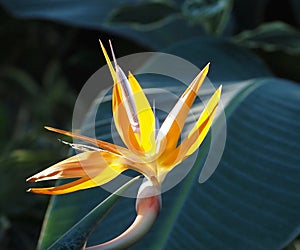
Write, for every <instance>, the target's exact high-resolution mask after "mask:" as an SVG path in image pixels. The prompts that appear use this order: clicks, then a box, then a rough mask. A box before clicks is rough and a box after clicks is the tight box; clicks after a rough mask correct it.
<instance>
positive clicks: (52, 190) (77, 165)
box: [27, 42, 222, 194]
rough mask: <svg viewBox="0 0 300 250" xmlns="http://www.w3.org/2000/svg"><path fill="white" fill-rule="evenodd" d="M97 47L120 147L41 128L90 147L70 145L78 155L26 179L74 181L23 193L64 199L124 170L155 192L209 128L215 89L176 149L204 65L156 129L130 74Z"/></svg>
mask: <svg viewBox="0 0 300 250" xmlns="http://www.w3.org/2000/svg"><path fill="white" fill-rule="evenodd" d="M100 44H101V48H102V51H103V53H104V56H105V59H106V62H107V64H108V67H109V70H110V73H111V75H112V78H113V81H114V86H113V94H112V110H113V118H114V122H115V125H116V128H117V131H118V133H119V135H120V137H121V138H122V140H123V142H124V144H125V145H126V148H125V147H121V146H118V145H115V144H112V143H109V142H105V141H102V140H97V139H94V138H89V137H86V136H83V135H80V134H76V133H72V132H67V131H64V130H60V129H56V128H51V127H45V128H46V129H48V130H50V131H53V132H57V133H60V134H64V135H67V136H71V137H73V138H75V139H80V140H82V141H85V142H88V143H89V144H92V145H93V146H86V145H82V144H70V145H71V146H72V147H74V148H76V149H79V150H81V151H82V152H81V153H79V154H77V155H75V156H72V157H70V158H67V159H65V160H63V161H61V162H59V163H57V164H55V165H53V166H51V167H49V168H47V169H45V170H43V171H41V172H40V173H38V174H35V175H33V176H32V177H30V178H28V179H27V181H31V182H37V181H44V180H53V179H62V178H64V179H67V178H77V179H76V180H75V181H71V182H69V183H67V184H63V185H60V186H55V187H45V188H31V189H29V191H31V192H34V193H40V194H65V193H70V192H74V191H78V190H82V189H87V188H92V187H96V186H99V185H103V184H105V183H107V182H109V181H111V180H112V179H114V178H115V177H117V176H118V175H119V174H121V173H122V172H123V171H125V170H127V169H132V170H135V171H137V172H139V173H141V174H143V175H144V176H145V177H146V178H147V179H148V180H150V181H151V182H152V183H153V185H155V186H157V187H159V186H160V185H161V183H162V182H163V180H164V178H165V176H166V175H167V174H168V172H170V171H171V170H172V169H173V168H174V167H175V166H177V165H178V164H179V163H181V162H182V161H183V160H184V159H186V158H187V157H188V156H190V155H191V154H193V153H194V152H195V151H196V150H197V149H198V147H199V146H200V144H201V143H202V141H203V140H204V138H205V136H206V135H207V133H208V131H209V129H210V127H211V124H212V121H213V118H214V116H215V113H216V109H217V107H218V103H219V100H220V95H221V88H222V87H221V86H220V87H219V88H218V89H217V90H216V91H215V93H214V94H213V96H212V97H211V98H210V100H209V102H208V103H207V105H206V107H205V109H204V111H203V112H202V114H201V115H200V117H199V119H198V121H197V122H196V123H195V125H194V127H193V128H192V129H191V131H190V132H189V134H188V135H187V137H186V138H183V139H182V140H181V143H180V145H177V144H178V140H179V137H180V135H181V132H182V128H183V126H184V124H185V121H186V118H187V116H188V112H189V110H190V108H191V106H192V104H193V102H194V100H195V98H196V96H197V93H198V91H199V89H200V87H201V85H202V83H203V81H204V79H205V77H206V75H207V73H208V70H209V64H207V65H206V66H205V67H204V69H203V70H202V71H201V72H200V73H199V74H198V75H197V76H196V78H195V79H194V80H193V81H192V82H191V83H190V85H189V86H188V88H187V89H186V90H185V92H184V93H183V94H182V95H181V97H180V98H179V100H178V102H177V103H176V104H175V106H174V108H173V109H172V110H171V111H170V113H169V114H168V116H167V117H166V119H165V121H164V122H163V123H162V125H161V126H160V127H159V128H158V127H157V123H156V117H155V114H154V111H153V109H152V107H151V106H150V104H149V102H148V99H147V97H146V96H145V94H144V92H143V90H142V88H141V86H140V84H139V82H138V81H137V80H136V78H135V77H134V75H132V74H131V73H130V72H129V74H128V77H126V75H125V73H124V72H123V71H122V69H121V68H120V67H119V65H118V64H117V62H116V59H115V57H114V54H113V51H112V54H113V59H114V60H113V61H114V65H113V64H112V63H111V61H110V59H109V56H108V54H107V52H106V50H105V48H104V46H103V44H102V43H101V42H100Z"/></svg>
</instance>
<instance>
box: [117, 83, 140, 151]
mask: <svg viewBox="0 0 300 250" xmlns="http://www.w3.org/2000/svg"><path fill="white" fill-rule="evenodd" d="M112 106H113V117H114V121H115V125H116V128H117V130H118V133H119V135H120V137H121V138H122V140H123V142H124V143H125V145H126V146H127V147H128V149H129V150H130V151H132V152H134V153H135V154H140V153H142V152H143V149H142V148H141V146H140V144H139V142H138V140H137V137H138V135H137V134H135V133H134V132H133V129H132V126H131V123H130V121H129V118H128V115H127V111H126V108H125V105H124V101H123V98H122V93H121V89H120V86H119V84H117V83H115V85H114V88H113V96H112Z"/></svg>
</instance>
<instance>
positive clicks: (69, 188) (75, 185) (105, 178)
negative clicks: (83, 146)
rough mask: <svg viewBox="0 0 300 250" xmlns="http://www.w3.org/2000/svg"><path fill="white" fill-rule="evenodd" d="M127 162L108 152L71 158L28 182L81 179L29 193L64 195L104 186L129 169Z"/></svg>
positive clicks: (33, 190)
mask: <svg viewBox="0 0 300 250" xmlns="http://www.w3.org/2000/svg"><path fill="white" fill-rule="evenodd" d="M124 163H126V160H125V159H124V158H120V157H118V156H116V155H113V154H110V153H107V152H98V151H89V152H84V153H81V154H79V155H76V156H73V157H70V158H68V159H66V160H64V161H62V162H59V163H57V164H55V165H53V166H52V167H49V168H47V169H45V170H44V171H42V172H40V173H38V174H36V175H34V176H32V177H30V178H28V179H27V181H42V180H50V179H60V178H75V177H81V178H80V179H79V180H75V181H72V182H70V183H67V184H64V185H61V186H57V187H49V188H32V189H30V190H29V191H31V192H35V193H43V194H63V193H70V192H74V191H78V190H81V189H87V188H91V187H96V186H100V185H103V184H105V183H107V182H109V181H111V180H112V179H114V178H115V177H117V176H118V175H119V174H120V173H122V172H123V171H124V170H126V169H127V166H126V165H125V164H124Z"/></svg>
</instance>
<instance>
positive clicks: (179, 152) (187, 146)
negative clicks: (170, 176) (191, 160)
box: [161, 86, 222, 170]
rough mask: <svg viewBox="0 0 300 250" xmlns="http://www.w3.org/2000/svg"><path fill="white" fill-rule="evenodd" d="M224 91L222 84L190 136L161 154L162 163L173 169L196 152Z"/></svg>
mask: <svg viewBox="0 0 300 250" xmlns="http://www.w3.org/2000/svg"><path fill="white" fill-rule="evenodd" d="M221 91H222V86H220V87H219V88H218V89H217V90H216V91H215V93H214V94H213V96H212V97H211V98H210V100H209V102H208V104H207V105H206V107H205V109H204V110H203V112H202V114H201V116H200V118H199V119H198V121H197V123H196V124H195V126H194V127H193V129H192V130H191V131H190V133H189V134H188V136H187V137H186V138H185V139H184V140H183V141H182V143H181V144H180V145H179V146H178V147H177V148H176V150H174V151H173V152H170V154H168V155H167V156H161V164H162V165H163V166H166V167H168V168H169V170H171V169H172V168H173V167H174V166H176V165H177V164H179V163H180V162H181V161H183V160H184V159H185V158H186V157H188V156H189V155H191V154H192V153H194V152H195V151H196V150H197V149H198V148H199V146H200V145H201V143H202V142H203V140H204V138H205V136H206V135H207V133H208V131H209V129H210V127H211V124H212V122H213V119H214V116H215V113H216V110H217V106H218V103H219V100H220V96H221Z"/></svg>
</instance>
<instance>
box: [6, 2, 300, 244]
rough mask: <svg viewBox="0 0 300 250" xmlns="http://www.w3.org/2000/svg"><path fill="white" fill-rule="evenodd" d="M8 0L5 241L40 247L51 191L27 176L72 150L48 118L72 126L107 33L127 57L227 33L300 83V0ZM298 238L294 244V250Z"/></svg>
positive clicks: (99, 61) (276, 71)
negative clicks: (30, 190)
mask: <svg viewBox="0 0 300 250" xmlns="http://www.w3.org/2000/svg"><path fill="white" fill-rule="evenodd" d="M70 2H72V4H70ZM0 4H2V6H3V9H0V22H1V26H0V38H1V43H0V48H1V57H0V96H1V101H0V128H1V130H0V131H1V132H0V142H1V143H2V147H1V149H2V150H1V153H0V173H1V175H0V181H1V183H2V185H1V186H2V188H1V191H0V193H1V197H6V199H1V200H0V244H1V246H2V247H3V248H4V249H33V248H34V246H35V245H36V241H37V237H38V234H39V231H40V229H41V223H42V217H43V214H44V213H45V208H46V204H47V201H48V198H47V197H44V196H35V195H29V194H26V193H25V190H26V187H27V185H25V183H24V180H25V179H26V177H28V176H30V175H31V174H33V173H35V172H37V171H38V170H40V169H43V168H44V167H45V166H47V165H49V164H51V163H53V162H56V161H57V160H59V159H61V158H63V157H64V156H65V155H66V153H67V150H68V148H66V147H65V146H62V145H61V144H59V143H58V142H57V141H56V140H55V139H53V135H49V133H47V132H45V131H44V130H43V126H44V125H51V126H56V127H62V128H65V129H67V128H70V126H71V124H70V123H71V118H72V108H73V105H74V102H75V99H76V94H77V93H78V92H79V90H80V88H81V86H82V85H83V84H84V82H85V81H86V80H87V79H88V77H89V76H90V75H91V74H92V73H94V72H95V71H96V69H98V68H99V67H100V66H101V65H103V64H104V60H103V58H102V57H100V56H99V49H98V46H97V40H98V39H99V38H100V37H101V39H103V40H108V39H109V38H111V39H114V38H117V40H118V43H117V44H118V45H117V46H118V56H123V55H126V54H130V53H134V52H139V51H144V50H149V49H152V50H153V49H161V48H164V47H167V46H168V47H169V46H171V45H172V44H173V43H177V42H178V41H183V40H186V39H189V38H194V37H206V36H209V37H210V36H222V37H224V38H228V40H230V41H231V42H234V43H236V44H239V45H241V46H244V47H245V48H247V49H250V50H252V51H253V52H254V53H256V54H257V55H258V56H259V57H260V58H261V59H262V60H263V61H264V62H265V64H266V65H267V66H268V67H269V68H270V69H271V70H272V71H273V73H274V74H275V75H277V76H280V77H285V78H289V79H292V80H296V81H298V82H300V73H299V70H298V65H299V62H300V55H299V51H300V33H299V28H300V17H299V12H300V4H299V1H298V0H287V1H284V2H283V1H281V0H185V1H184V0H160V1H109V0H107V1H102V2H101V4H100V3H99V1H93V0H89V1H81V0H80V1H79V0H73V1H68V0H53V1H48V0H28V1H26V2H25V1H20V0H14V1H11V0H0ZM11 14H12V15H11ZM13 16H15V17H13ZM19 18H21V19H19ZM47 19H48V20H52V21H46V20H47ZM70 24H71V25H70ZM54 138H55V137H54ZM297 244H298V245H297ZM296 245H297V246H299V243H297V242H295V244H294V243H291V245H289V248H288V249H296ZM293 247H294V248H293Z"/></svg>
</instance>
